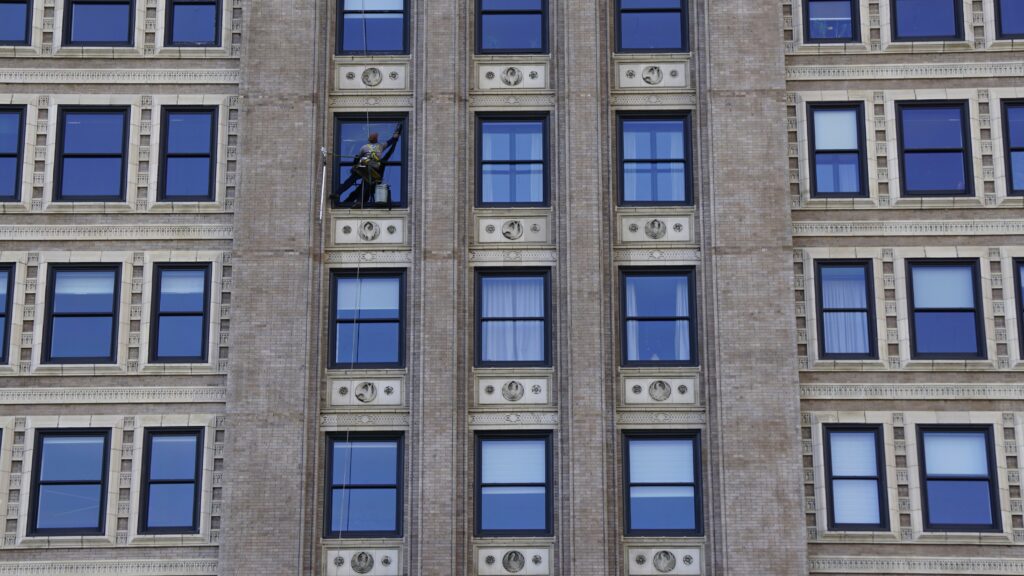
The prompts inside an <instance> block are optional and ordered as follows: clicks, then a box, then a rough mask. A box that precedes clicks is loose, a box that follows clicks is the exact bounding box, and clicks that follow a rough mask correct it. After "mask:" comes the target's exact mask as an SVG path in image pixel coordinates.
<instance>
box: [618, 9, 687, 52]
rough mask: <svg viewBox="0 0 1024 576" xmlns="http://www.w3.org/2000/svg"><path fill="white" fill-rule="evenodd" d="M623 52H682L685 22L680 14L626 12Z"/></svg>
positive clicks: (623, 24) (622, 20)
mask: <svg viewBox="0 0 1024 576" xmlns="http://www.w3.org/2000/svg"><path fill="white" fill-rule="evenodd" d="M620 21H621V23H622V31H621V33H622V49H623V50H682V49H683V30H682V29H683V21H682V17H681V15H680V13H678V12H625V13H623V14H622V18H621V19H620Z"/></svg>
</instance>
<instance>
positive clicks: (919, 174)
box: [903, 152, 967, 192]
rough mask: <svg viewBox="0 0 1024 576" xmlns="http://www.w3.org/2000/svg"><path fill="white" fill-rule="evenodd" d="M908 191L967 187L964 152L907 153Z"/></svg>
mask: <svg viewBox="0 0 1024 576" xmlns="http://www.w3.org/2000/svg"><path fill="white" fill-rule="evenodd" d="M903 161H904V165H905V167H906V169H907V173H906V174H905V175H904V179H905V181H906V183H905V186H906V189H907V191H910V192H913V191H920V192H928V191H932V190H942V191H945V190H949V191H961V190H966V189H967V187H966V186H967V178H966V175H965V173H964V155H963V153H962V152H927V153H925V152H913V153H909V152H908V153H905V155H904V160H903Z"/></svg>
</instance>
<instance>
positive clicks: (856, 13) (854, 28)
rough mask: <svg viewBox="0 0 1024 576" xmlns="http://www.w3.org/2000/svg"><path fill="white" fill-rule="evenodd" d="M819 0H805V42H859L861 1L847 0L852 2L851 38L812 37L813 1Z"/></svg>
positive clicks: (803, 7) (803, 6)
mask: <svg viewBox="0 0 1024 576" xmlns="http://www.w3.org/2000/svg"><path fill="white" fill-rule="evenodd" d="M815 1H817V0H803V5H802V9H803V12H804V13H803V25H804V33H803V38H802V39H803V43H804V44H859V43H860V42H861V35H860V1H859V0H847V1H849V3H850V28H851V32H853V35H852V36H851V37H850V38H812V37H811V3H812V2H815Z"/></svg>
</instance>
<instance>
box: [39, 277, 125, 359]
mask: <svg viewBox="0 0 1024 576" xmlns="http://www.w3.org/2000/svg"><path fill="white" fill-rule="evenodd" d="M95 270H106V271H112V272H114V294H113V310H112V311H111V313H110V314H109V316H110V317H111V322H112V327H111V332H110V355H109V356H107V357H105V358H104V357H99V356H97V357H95V358H93V357H86V356H76V357H71V358H57V359H54V358H52V356H51V353H52V352H53V349H52V344H53V318H54V316H53V302H54V298H55V296H56V288H57V287H56V284H55V282H56V278H57V272H91V271H95ZM46 274H47V276H46V318H45V322H44V324H43V352H42V361H43V364H116V363H117V353H118V336H119V331H118V328H119V326H118V324H119V320H120V316H121V264H120V263H115V264H51V265H50V266H48V270H47V271H46ZM58 316H73V317H99V316H108V314H100V313H94V312H89V313H84V314H83V313H70V314H69V313H66V312H65V313H61V314H58Z"/></svg>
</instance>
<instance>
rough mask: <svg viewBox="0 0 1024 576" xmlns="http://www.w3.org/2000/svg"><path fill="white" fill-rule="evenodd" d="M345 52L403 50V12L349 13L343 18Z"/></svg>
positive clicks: (343, 48)
mask: <svg viewBox="0 0 1024 576" xmlns="http://www.w3.org/2000/svg"><path fill="white" fill-rule="evenodd" d="M342 26H344V29H343V30H342V46H341V49H342V51H344V52H401V51H402V50H404V49H405V27H404V24H403V16H402V15H401V14H366V15H363V14H360V13H358V12H357V13H354V14H353V13H348V14H345V16H344V17H343V18H342Z"/></svg>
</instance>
